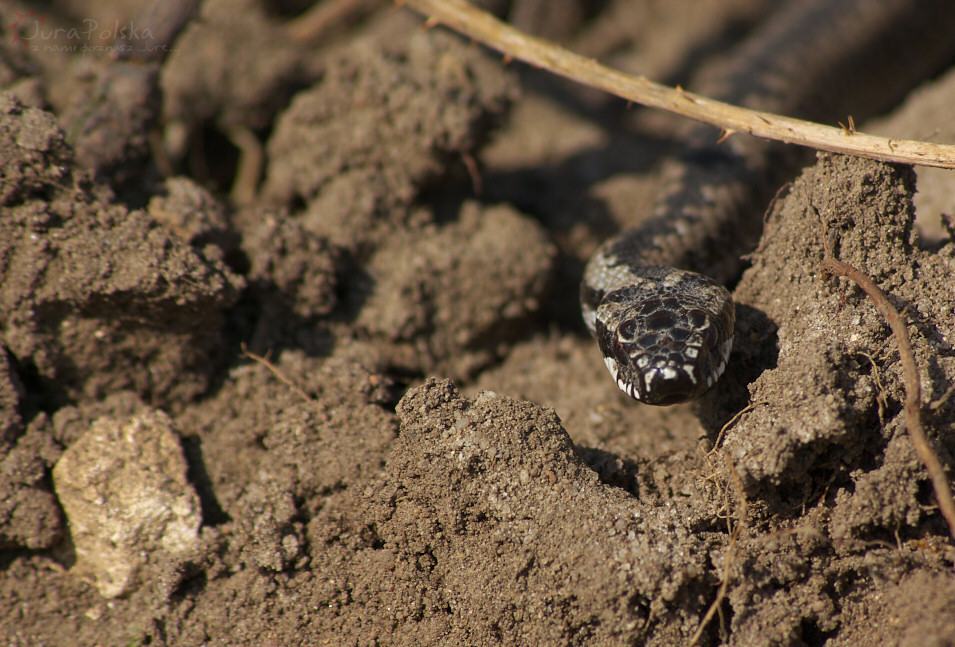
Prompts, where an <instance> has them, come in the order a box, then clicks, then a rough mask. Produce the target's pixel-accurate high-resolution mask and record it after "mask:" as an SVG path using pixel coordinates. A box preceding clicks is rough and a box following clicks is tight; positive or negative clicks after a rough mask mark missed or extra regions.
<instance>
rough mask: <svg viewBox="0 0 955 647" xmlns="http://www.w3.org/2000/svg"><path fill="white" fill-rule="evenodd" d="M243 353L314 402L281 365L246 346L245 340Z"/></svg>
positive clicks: (301, 395) (305, 398) (306, 399)
mask: <svg viewBox="0 0 955 647" xmlns="http://www.w3.org/2000/svg"><path fill="white" fill-rule="evenodd" d="M242 354H243V355H245V356H246V357H248V358H249V359H252V360H255V361H256V362H258V363H259V364H262V365H263V366H264V367H265V368H267V369H269V370H270V371H271V372H272V375H274V376H275V377H277V378H278V379H279V380H281V381H282V382H283V383H284V384H287V385H288V387H289V388H290V389H292V390H293V391H295V393H297V394H298V396H299V397H301V398H302V399H303V400H305V401H306V402H314V400H313V399H312V397H311V396H310V395H309V394H308V393H306V392H305V391H303V390H302V387H300V386H299V385H298V384H296V383H295V382H293V381H292V380H291V379H289V378H288V377H287V376H286V375H285V373H283V372H282V371H281V370H279V367H278V366H276V365H275V364H273V363H272V362H271V361H270V360H269V358H268V357H263V356H262V355H256V354H255V353H253V352H252V351H250V350H249V349H248V347H246V345H245V342H242Z"/></svg>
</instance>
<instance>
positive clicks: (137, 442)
mask: <svg viewBox="0 0 955 647" xmlns="http://www.w3.org/2000/svg"><path fill="white" fill-rule="evenodd" d="M186 469H187V465H186V461H185V458H184V457H183V453H182V446H181V445H180V442H179V435H178V434H177V433H176V431H175V429H174V427H173V423H172V420H171V419H170V418H169V416H167V415H166V414H164V413H162V412H158V411H150V412H146V413H142V414H138V415H136V416H132V417H130V418H124V419H114V418H100V419H99V420H97V421H95V422H94V423H93V424H92V426H91V427H90V428H89V429H88V430H87V431H86V432H85V433H84V434H83V435H82V436H81V437H80V438H79V440H77V441H76V442H75V443H73V444H72V445H71V446H70V447H69V448H68V449H67V450H66V451H65V452H63V455H62V456H61V457H60V459H59V460H58V461H57V463H56V465H55V466H54V468H53V485H54V488H55V490H56V494H57V496H58V497H59V500H60V504H61V505H62V506H63V511H64V512H65V513H66V517H67V520H68V523H69V529H70V535H71V538H72V540H73V544H74V546H75V549H76V565H75V566H74V571H76V572H77V573H78V574H80V575H83V576H91V577H92V578H93V579H94V580H95V582H96V586H97V588H98V589H99V592H100V594H101V595H103V596H104V597H106V598H113V597H117V596H120V595H124V594H126V593H129V592H130V591H132V590H133V589H135V588H136V587H137V585H138V583H139V577H138V576H139V575H141V571H142V570H143V567H144V566H146V565H147V564H148V563H160V562H163V561H167V560H169V559H175V558H176V556H177V555H184V554H185V553H188V552H189V551H191V550H193V549H194V548H195V547H196V546H197V545H198V542H199V525H200V523H201V521H202V518H201V510H200V506H199V498H198V497H197V496H196V493H195V490H193V488H192V485H191V484H190V483H189V481H188V480H187V479H186Z"/></svg>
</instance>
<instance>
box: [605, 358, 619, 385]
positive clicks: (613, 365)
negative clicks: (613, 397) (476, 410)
mask: <svg viewBox="0 0 955 647" xmlns="http://www.w3.org/2000/svg"><path fill="white" fill-rule="evenodd" d="M604 364H606V365H607V370H608V371H610V374H611V375H612V376H613V379H614V380H616V379H617V362H616V361H614V359H613V358H612V357H604Z"/></svg>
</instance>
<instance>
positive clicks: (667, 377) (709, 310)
mask: <svg viewBox="0 0 955 647" xmlns="http://www.w3.org/2000/svg"><path fill="white" fill-rule="evenodd" d="M953 30H955V3H951V2H950V1H949V0H844V1H843V2H831V0H794V1H792V2H790V3H788V4H787V5H785V6H784V7H783V8H782V9H780V10H779V11H778V12H777V13H776V14H774V15H773V16H772V17H771V18H770V19H769V20H768V21H767V23H766V24H765V25H764V26H763V27H761V28H760V29H759V30H758V31H757V32H755V33H754V34H753V35H752V36H751V37H750V38H749V39H748V40H747V41H745V42H743V43H741V44H740V46H739V47H738V48H736V50H735V53H734V54H733V55H731V56H730V57H729V59H728V61H727V63H726V64H725V65H724V66H723V68H722V69H721V70H720V71H718V72H717V73H716V74H714V75H712V76H711V77H709V78H708V79H707V82H705V83H703V84H701V86H700V88H699V89H700V91H701V93H703V94H709V95H710V96H714V97H716V98H720V99H723V100H725V101H729V102H733V103H737V104H740V105H745V106H748V107H752V108H756V109H760V110H766V111H772V112H780V113H786V114H791V115H796V116H801V117H803V118H806V119H815V120H821V121H829V122H833V121H835V120H838V119H844V118H845V115H846V114H849V110H848V109H847V106H851V111H852V114H853V116H854V117H856V118H862V117H865V116H868V115H871V114H876V113H878V112H879V111H881V110H885V109H886V108H888V107H889V106H890V105H892V103H894V102H895V101H897V100H898V99H899V98H900V97H901V95H902V94H903V93H904V92H905V91H907V90H908V89H910V88H911V87H912V86H913V85H914V84H915V83H917V82H918V81H920V80H922V79H924V78H926V77H927V76H928V75H929V74H931V73H932V72H933V71H936V69H937V67H938V66H939V65H941V64H943V63H946V62H948V61H949V60H950V57H951V56H952V55H953V53H955V41H953V39H951V38H950V34H951V33H953ZM717 137H718V136H717V134H716V131H715V129H713V128H711V127H708V126H704V127H700V128H698V129H697V130H696V131H694V132H693V133H692V134H691V136H690V138H689V140H690V142H695V145H693V144H691V145H688V146H687V148H686V149H685V150H684V152H683V154H682V155H681V156H680V158H679V160H678V161H677V163H675V164H674V165H673V167H672V168H671V169H670V178H669V182H668V185H669V190H668V191H666V192H665V193H664V197H663V199H662V200H661V201H660V202H659V203H658V204H657V205H656V208H655V211H654V214H653V216H652V217H651V218H650V219H649V220H647V221H645V222H644V223H643V224H641V225H639V226H637V227H635V228H631V229H627V230H624V231H623V232H621V233H620V234H618V235H617V236H616V237H614V238H611V239H610V240H609V241H607V242H606V243H605V244H604V245H602V246H601V247H600V248H599V249H598V251H597V252H596V253H595V254H594V256H593V257H592V258H591V259H590V261H589V263H588V264H587V267H586V270H585V272H584V277H583V281H582V284H581V289H580V297H581V298H580V301H581V310H582V313H583V317H584V322H585V323H586V324H587V327H588V328H589V329H590V331H591V333H592V334H593V335H594V337H595V338H596V339H597V343H598V345H599V346H600V350H601V352H602V353H603V356H604V363H605V364H606V365H607V368H608V370H609V371H610V374H611V376H612V377H613V378H614V380H615V382H616V383H617V386H618V387H619V388H620V390H621V391H623V392H624V393H626V394H627V395H629V396H631V397H633V398H634V399H636V400H639V401H641V402H644V403H646V404H655V405H670V404H675V403H678V402H683V401H687V400H692V399H694V398H696V397H698V396H700V395H702V394H703V393H704V392H706V391H707V390H708V389H709V388H710V387H712V386H713V385H714V384H715V383H716V381H717V380H718V379H719V377H720V375H721V374H722V373H723V371H724V369H725V368H726V366H727V362H728V360H729V355H730V351H731V349H732V345H733V331H734V325H735V319H736V318H735V312H734V306H733V301H732V298H731V296H730V293H729V291H728V290H727V289H726V288H725V287H724V286H723V285H722V284H721V283H720V282H719V281H717V280H715V279H714V278H711V277H710V276H708V275H705V274H704V273H706V274H711V275H713V276H715V277H717V278H719V279H720V280H726V279H727V278H730V277H732V276H733V275H735V274H737V273H738V271H739V260H738V258H739V255H740V254H741V253H744V252H745V251H746V250H747V249H748V248H751V247H752V244H753V243H754V242H755V240H754V239H755V236H756V235H757V233H758V231H759V229H760V226H759V225H760V217H761V215H762V213H763V210H764V208H765V205H766V203H767V202H768V200H769V198H770V197H771V195H772V192H773V190H774V189H773V187H774V186H776V185H778V183H779V182H780V181H781V179H783V178H785V177H786V176H787V175H789V174H791V173H792V172H793V171H794V170H795V168H796V164H797V163H798V161H799V154H798V151H795V150H793V149H792V148H789V149H786V148H783V147H780V146H778V145H773V144H770V143H767V142H761V141H757V140H754V139H752V138H748V139H744V138H740V137H733V138H730V139H729V140H728V141H727V142H726V143H724V144H717V143H716V142H717Z"/></svg>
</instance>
